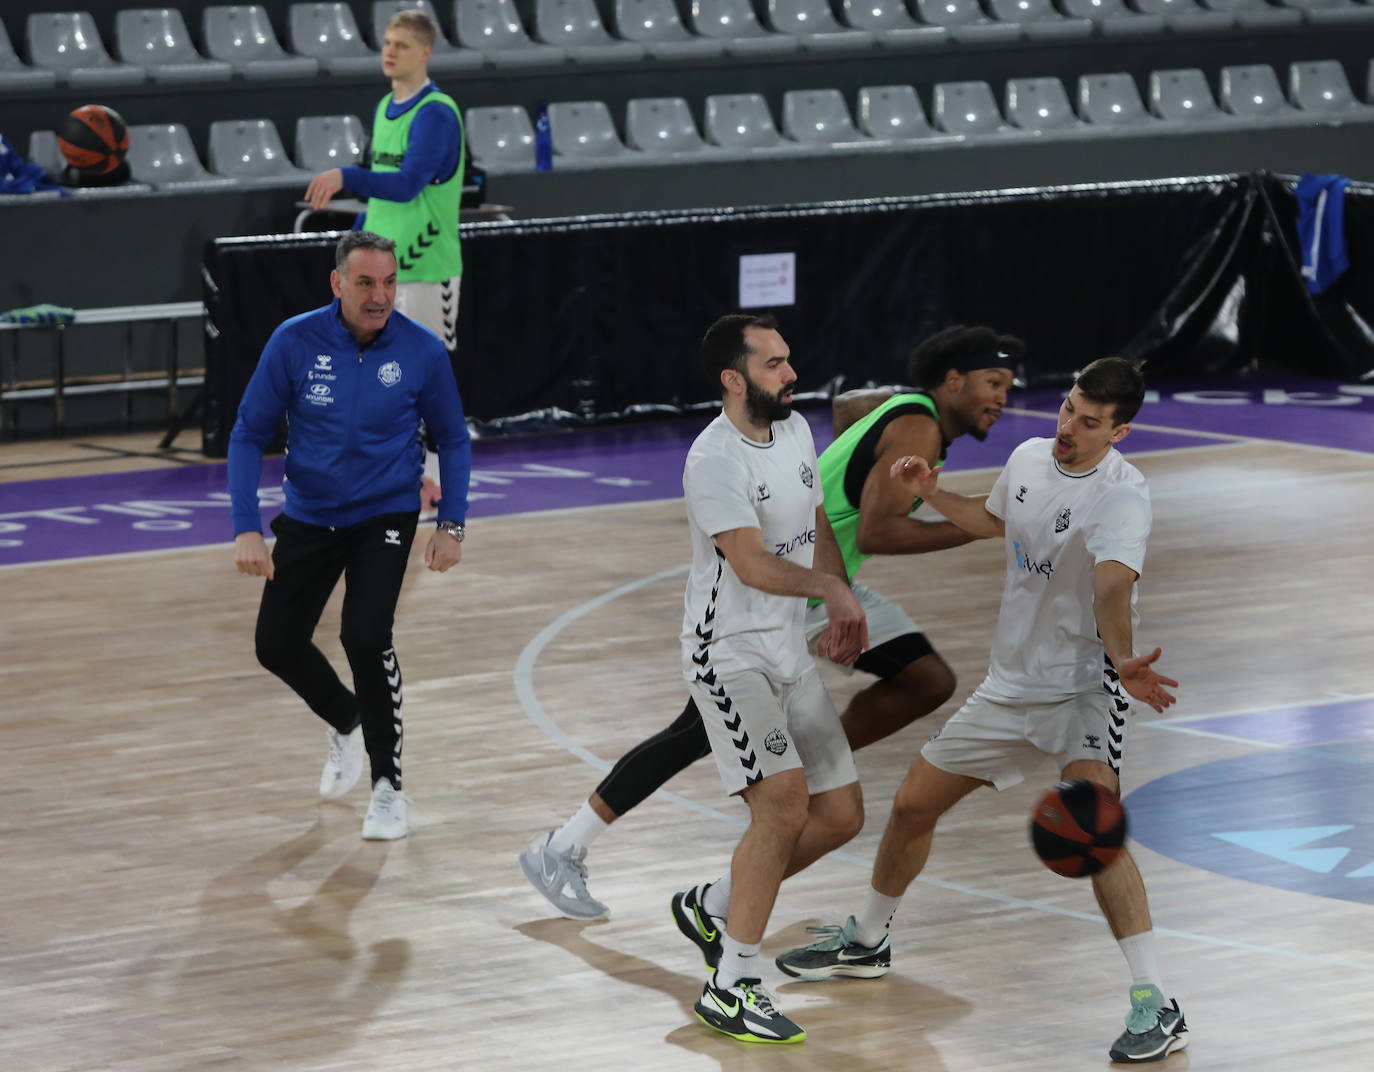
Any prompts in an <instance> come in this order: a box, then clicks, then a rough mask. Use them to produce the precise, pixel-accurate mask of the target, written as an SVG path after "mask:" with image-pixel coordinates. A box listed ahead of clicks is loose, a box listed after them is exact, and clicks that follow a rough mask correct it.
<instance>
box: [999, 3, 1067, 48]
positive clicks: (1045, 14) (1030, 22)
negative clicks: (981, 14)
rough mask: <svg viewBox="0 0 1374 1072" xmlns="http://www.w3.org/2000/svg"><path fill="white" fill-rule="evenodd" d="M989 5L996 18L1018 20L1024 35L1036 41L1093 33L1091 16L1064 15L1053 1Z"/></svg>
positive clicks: (1003, 20)
mask: <svg viewBox="0 0 1374 1072" xmlns="http://www.w3.org/2000/svg"><path fill="white" fill-rule="evenodd" d="M988 8H989V10H990V11H991V12H992V15H993V18H996V19H1000V20H1001V21H1002V22H1014V23H1016V24H1017V25H1019V26H1020V27H1021V33H1022V35H1023V36H1025V37H1028V38H1030V39H1031V40H1035V41H1052V40H1056V39H1060V38H1065V37H1088V36H1089V35H1091V34H1092V32H1093V24H1092V20H1091V19H1076V18H1070V17H1069V16H1067V15H1061V14H1060V13H1059V12H1058V11H1057V10H1055V7H1054V5H1053V4H1052V3H1050V0H991V2H990V3H989V4H988Z"/></svg>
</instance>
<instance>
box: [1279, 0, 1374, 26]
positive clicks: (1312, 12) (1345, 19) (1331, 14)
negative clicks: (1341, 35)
mask: <svg viewBox="0 0 1374 1072" xmlns="http://www.w3.org/2000/svg"><path fill="white" fill-rule="evenodd" d="M1283 5H1284V7H1291V8H1296V9H1297V10H1299V11H1301V12H1302V15H1303V18H1305V19H1306V20H1307V21H1308V22H1310V23H1312V25H1314V26H1349V25H1355V26H1368V25H1369V24H1370V22H1374V7H1370V6H1369V5H1368V4H1364V3H1352V2H1351V0H1283Z"/></svg>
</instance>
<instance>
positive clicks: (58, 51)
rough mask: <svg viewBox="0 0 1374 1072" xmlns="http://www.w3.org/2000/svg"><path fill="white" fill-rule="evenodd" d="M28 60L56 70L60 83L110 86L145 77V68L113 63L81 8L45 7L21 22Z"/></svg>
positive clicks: (146, 78) (98, 34) (84, 86)
mask: <svg viewBox="0 0 1374 1072" xmlns="http://www.w3.org/2000/svg"><path fill="white" fill-rule="evenodd" d="M25 36H26V38H27V39H28V49H29V62H31V63H32V64H33V65H34V66H35V67H46V68H47V69H48V70H50V71H56V72H57V80H58V81H59V82H61V83H62V84H63V85H68V86H73V87H77V88H83V89H84V88H90V89H95V88H100V89H114V88H118V87H120V86H136V85H138V84H139V83H140V82H146V81H147V80H148V72H147V71H145V70H144V69H143V68H142V67H136V66H134V65H133V64H131V63H117V62H116V61H115V60H113V59H111V58H110V54H109V53H108V52H106V51H105V46H104V44H103V43H102V42H101V40H100V32H99V31H98V30H97V29H96V27H95V20H94V19H93V18H91V16H90V14H89V13H88V12H85V11H47V12H43V13H42V14H38V15H30V16H29V17H28V21H27V22H26V23H25Z"/></svg>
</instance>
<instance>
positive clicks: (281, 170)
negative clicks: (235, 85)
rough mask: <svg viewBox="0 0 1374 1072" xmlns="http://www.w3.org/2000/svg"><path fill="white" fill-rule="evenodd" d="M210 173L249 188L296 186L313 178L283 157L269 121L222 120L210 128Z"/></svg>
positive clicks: (279, 140)
mask: <svg viewBox="0 0 1374 1072" xmlns="http://www.w3.org/2000/svg"><path fill="white" fill-rule="evenodd" d="M210 170H211V171H212V172H214V173H215V174H216V175H227V176H229V177H230V178H231V179H237V180H238V181H239V182H241V183H245V184H247V185H251V186H299V187H300V189H301V192H302V193H304V192H305V188H306V186H307V185H308V184H309V182H310V180H311V179H312V178H314V175H313V174H312V173H311V172H309V171H305V170H303V169H301V168H298V167H296V166H295V165H294V164H293V163H291V161H290V160H289V159H288V158H287V156H286V149H285V148H283V147H282V143H281V136H280V135H279V134H278V133H277V128H276V127H275V126H273V125H272V121H271V120H270V119H224V120H220V121H219V122H216V123H211V124H210Z"/></svg>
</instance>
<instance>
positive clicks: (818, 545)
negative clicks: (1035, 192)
mask: <svg viewBox="0 0 1374 1072" xmlns="http://www.w3.org/2000/svg"><path fill="white" fill-rule="evenodd" d="M701 354H702V364H703V367H704V369H705V371H706V373H707V375H708V376H709V377H710V378H711V380H712V381H713V382H716V383H719V384H720V387H721V393H722V399H723V411H722V413H721V415H720V416H719V417H717V418H716V419H715V420H714V421H712V422H711V424H710V425H708V426H707V428H706V430H705V431H703V432H702V433H701V435H699V436H698V437H697V439H696V441H695V442H694V443H693V444H692V448H691V450H690V451H689V452H688V455H687V464H686V468H685V469H684V471H683V474H682V486H683V491H684V493H685V495H686V502H687V519H688V526H689V528H690V530H691V534H692V570H691V574H690V575H689V577H688V581H687V591H686V595H685V598H684V600H683V603H684V613H683V626H682V665H683V673H684V676H685V677H686V679H687V683H688V687H689V689H690V690H691V693H692V696H693V697H694V699H695V700H696V704H697V707H698V708H699V709H700V711H701V717H702V722H703V724H704V725H705V727H706V732H707V737H708V738H709V740H710V742H711V750H712V752H713V753H714V755H715V758H716V766H717V767H718V768H719V770H720V775H721V779H722V781H724V783H725V788H726V790H727V791H728V792H729V793H731V794H739V795H740V796H741V797H743V799H744V801H745V803H747V804H748V805H749V814H750V822H749V828H748V829H747V830H746V831H745V833H744V836H743V837H742V838H741V839H740V842H739V845H738V846H737V847H736V849H735V853H734V856H733V858H732V860H731V863H730V873H729V875H728V876H727V877H725V878H722V879H721V880H719V882H718V883H717V884H716V885H720V884H722V883H724V884H725V885H727V886H728V888H729V890H730V894H729V913H728V923H727V924H726V925H725V934H724V935H721V936H720V957H719V962H718V964H716V965H715V971H714V973H713V974H712V975H711V977H710V979H708V981H707V983H706V985H705V987H704V988H703V990H702V994H701V998H700V1000H698V1001H697V1003H696V1007H695V1011H696V1014H697V1016H698V1018H700V1019H701V1020H702V1022H703V1023H705V1024H706V1025H707V1026H709V1027H712V1028H715V1029H716V1030H717V1031H721V1032H723V1033H725V1034H728V1035H731V1036H733V1037H734V1038H738V1039H742V1040H744V1041H749V1042H782V1043H786V1042H801V1041H802V1040H803V1039H805V1038H806V1032H805V1031H803V1030H802V1029H801V1028H800V1027H798V1026H797V1025H796V1024H795V1023H793V1022H792V1021H791V1020H789V1019H788V1018H787V1017H786V1016H784V1015H782V1013H780V1012H778V1011H777V1009H776V1007H775V1005H774V1001H773V998H772V996H771V995H770V994H769V993H768V991H767V990H765V989H764V987H763V983H762V973H761V971H760V970H759V944H760V943H761V942H762V940H763V933H764V929H765V927H766V926H767V924H768V916H769V914H770V913H771V912H772V910H773V901H774V899H775V898H776V897H777V893H778V886H779V885H780V884H781V882H782V880H783V878H784V877H785V876H787V875H790V874H794V873H795V872H797V871H800V870H801V869H802V868H803V867H806V866H807V865H808V864H810V863H812V862H814V861H815V860H817V859H819V858H820V857H821V856H823V855H825V854H826V853H827V852H829V851H830V850H832V849H835V848H838V847H839V846H840V845H843V844H844V843H845V842H846V841H848V840H849V839H850V838H852V837H853V836H854V835H855V834H857V833H858V832H859V829H860V827H862V825H863V798H862V796H861V794H860V792H859V782H858V775H857V773H856V772H855V770H854V759H853V756H852V755H851V754H850V751H849V743H848V741H847V740H846V739H845V732H844V727H843V726H842V725H841V723H840V716H839V713H838V712H837V711H836V710H835V705H834V703H833V702H832V701H831V699H830V696H829V694H828V693H827V692H826V691H825V688H824V686H822V684H821V681H820V677H819V675H818V674H817V672H816V666H815V663H814V661H813V659H812V656H811V654H810V652H808V651H807V644H806V634H805V629H804V619H805V614H806V597H814V598H818V599H821V600H824V602H825V607H826V610H827V611H828V612H829V615H830V624H829V626H828V627H827V628H826V631H825V632H824V633H822V634H821V637H820V641H819V649H818V650H819V651H820V653H821V654H822V655H825V656H827V657H829V658H831V659H833V660H835V661H836V662H840V663H844V664H847V665H848V664H852V663H853V662H854V661H855V660H856V659H857V658H858V657H859V656H860V654H862V652H863V650H864V648H866V647H867V646H868V634H867V628H866V625H865V621H864V613H863V610H862V609H861V608H860V606H859V603H858V600H857V599H856V598H855V596H854V594H853V592H852V591H851V590H850V587H849V579H848V577H847V576H846V574H845V569H844V561H843V559H842V558H841V556H840V550H839V547H838V545H837V544H836V542H835V536H834V534H833V533H832V532H831V530H830V523H829V521H827V520H826V516H825V511H824V510H823V509H822V505H821V501H822V494H821V485H820V479H819V477H818V476H817V474H816V448H815V444H814V443H813V442H812V439H811V429H810V426H809V425H808V424H807V423H806V420H805V419H804V418H803V417H802V416H801V415H800V414H796V413H793V412H792V385H793V383H795V382H796V378H797V376H796V373H795V372H793V371H792V366H791V364H790V362H789V358H790V356H791V355H790V351H789V350H788V348H787V344H786V343H785V342H784V341H783V339H782V336H781V335H779V334H778V332H777V329H776V325H775V322H774V321H773V320H772V318H771V317H754V316H749V315H746V314H733V315H730V316H726V317H722V318H721V319H720V320H718V321H717V322H716V323H715V324H714V325H712V326H711V328H710V330H709V331H707V333H706V337H705V338H704V339H703V340H702V344H701ZM813 566H814V568H813ZM678 896H679V897H681V896H683V895H681V894H679V895H678ZM676 908H677V906H676V905H675V915H676ZM712 937H715V936H714V935H713V936H712ZM694 940H696V939H694Z"/></svg>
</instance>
